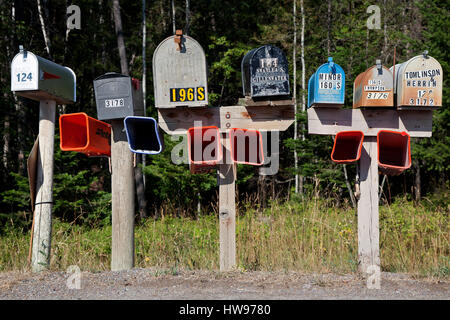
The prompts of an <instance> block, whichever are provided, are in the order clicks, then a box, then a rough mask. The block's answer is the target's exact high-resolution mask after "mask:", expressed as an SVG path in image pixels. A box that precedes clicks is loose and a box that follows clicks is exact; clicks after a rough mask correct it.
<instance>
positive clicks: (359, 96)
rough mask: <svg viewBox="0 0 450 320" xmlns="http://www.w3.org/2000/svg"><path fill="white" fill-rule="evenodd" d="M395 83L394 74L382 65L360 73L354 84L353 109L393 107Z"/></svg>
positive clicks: (378, 63)
mask: <svg viewBox="0 0 450 320" xmlns="http://www.w3.org/2000/svg"><path fill="white" fill-rule="evenodd" d="M393 106H394V81H393V76H392V72H391V71H390V70H389V69H388V68H386V67H384V66H382V65H381V60H377V62H376V65H374V66H373V67H370V68H369V69H367V70H366V71H365V72H363V73H360V74H359V75H358V76H357V77H356V79H355V82H354V83H353V108H360V107H393Z"/></svg>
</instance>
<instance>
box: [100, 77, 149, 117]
mask: <svg viewBox="0 0 450 320" xmlns="http://www.w3.org/2000/svg"><path fill="white" fill-rule="evenodd" d="M94 92H95V102H96V105H97V118H98V119H99V120H113V119H124V118H126V117H128V116H140V115H143V113H144V110H143V108H144V107H143V104H144V102H143V96H142V88H141V85H140V82H139V80H137V79H133V78H131V77H129V76H126V75H123V74H120V73H115V72H108V73H105V74H104V75H102V76H100V77H98V78H96V79H95V80H94Z"/></svg>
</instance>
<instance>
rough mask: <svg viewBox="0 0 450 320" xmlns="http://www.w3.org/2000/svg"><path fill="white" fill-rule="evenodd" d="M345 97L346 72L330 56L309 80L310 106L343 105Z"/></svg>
mask: <svg viewBox="0 0 450 320" xmlns="http://www.w3.org/2000/svg"><path fill="white" fill-rule="evenodd" d="M344 97H345V73H344V70H343V69H342V68H341V66H340V65H338V64H336V63H334V62H333V58H332V57H329V58H328V62H327V63H325V64H323V65H321V66H320V67H319V69H317V71H316V72H315V73H314V74H313V75H312V76H311V78H309V81H308V108H310V107H341V106H343V105H344Z"/></svg>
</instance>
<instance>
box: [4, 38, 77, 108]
mask: <svg viewBox="0 0 450 320" xmlns="http://www.w3.org/2000/svg"><path fill="white" fill-rule="evenodd" d="M11 91H13V92H15V93H16V94H17V95H19V96H23V97H26V98H29V99H32V100H54V101H56V102H57V103H58V104H70V103H74V102H75V101H76V76H75V73H74V72H73V71H72V69H70V68H68V67H63V66H60V65H59V64H56V63H54V62H52V61H49V60H47V59H44V58H42V57H39V56H37V55H35V54H33V53H32V52H29V51H26V50H24V49H23V47H22V46H20V52H19V53H18V54H17V55H16V56H15V57H14V58H13V60H12V62H11Z"/></svg>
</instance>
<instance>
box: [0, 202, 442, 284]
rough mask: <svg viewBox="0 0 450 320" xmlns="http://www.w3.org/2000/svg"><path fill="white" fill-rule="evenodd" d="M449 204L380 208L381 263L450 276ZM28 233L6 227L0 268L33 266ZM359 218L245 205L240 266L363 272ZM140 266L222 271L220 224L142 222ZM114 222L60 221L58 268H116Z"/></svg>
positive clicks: (318, 205) (350, 213) (310, 205)
mask: <svg viewBox="0 0 450 320" xmlns="http://www.w3.org/2000/svg"><path fill="white" fill-rule="evenodd" d="M448 209H449V208H448V207H443V206H440V205H429V204H415V203H413V202H407V201H405V200H397V201H396V202H394V203H393V204H392V205H390V206H380V256H381V268H382V270H383V271H389V272H406V273H410V274H416V275H421V276H432V277H439V278H447V277H448V276H449V269H450V259H449V252H450V250H449V248H450V247H449V240H450V236H449V219H448V218H449V217H448V212H449V210H448ZM29 237H30V233H29V231H28V232H25V233H23V232H19V231H17V230H13V229H11V230H5V232H4V235H3V236H2V237H1V238H0V271H11V270H29V267H28V264H27V256H28V249H29ZM357 244H358V243H357V217H356V215H355V212H354V210H352V209H350V208H336V207H329V206H327V205H326V204H325V202H324V201H318V200H311V201H305V202H298V201H297V202H294V201H291V202H287V203H282V204H278V203H273V204H272V205H271V206H270V207H269V208H268V209H266V210H265V211H264V212H259V213H258V212H256V211H255V210H253V209H249V208H246V207H245V206H241V207H240V209H239V215H238V216H237V218H236V245H237V263H238V268H239V269H240V270H243V271H250V270H266V271H288V270H289V271H300V272H319V273H326V272H335V273H352V272H355V271H356V270H357V264H358V262H357V252H358V247H357ZM135 248H136V256H135V257H136V263H135V265H136V267H142V268H145V267H157V268H171V269H170V270H175V271H173V272H176V270H178V268H183V269H205V270H218V269H219V222H218V218H217V217H216V216H215V215H213V214H207V215H200V216H199V217H198V219H192V218H183V217H182V218H176V217H172V216H167V215H165V216H164V217H162V218H159V219H152V218H150V219H147V220H146V221H145V222H144V223H142V224H139V225H137V226H136V228H135ZM110 258H111V227H110V226H108V227H103V228H94V229H91V228H88V227H83V226H75V225H70V224H68V223H62V222H60V221H58V220H54V224H53V236H52V256H51V269H52V270H66V268H67V267H68V266H69V265H78V266H79V267H80V268H81V270H89V271H100V270H109V268H110Z"/></svg>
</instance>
